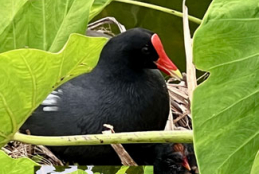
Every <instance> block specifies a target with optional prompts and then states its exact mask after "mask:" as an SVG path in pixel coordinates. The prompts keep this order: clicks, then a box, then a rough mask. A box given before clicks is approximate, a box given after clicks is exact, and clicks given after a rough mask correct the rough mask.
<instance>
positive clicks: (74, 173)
mask: <svg viewBox="0 0 259 174" xmlns="http://www.w3.org/2000/svg"><path fill="white" fill-rule="evenodd" d="M69 174H87V172H86V171H84V170H81V169H78V170H77V171H74V172H71V173H69Z"/></svg>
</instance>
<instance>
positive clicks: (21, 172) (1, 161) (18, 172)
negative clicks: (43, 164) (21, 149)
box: [0, 150, 38, 174]
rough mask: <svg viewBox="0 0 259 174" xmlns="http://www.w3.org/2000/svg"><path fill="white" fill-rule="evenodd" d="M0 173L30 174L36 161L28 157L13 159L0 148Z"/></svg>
mask: <svg viewBox="0 0 259 174" xmlns="http://www.w3.org/2000/svg"><path fill="white" fill-rule="evenodd" d="M0 166H1V167H0V173H2V174H7V173H8V174H25V173H26V174H27V173H28V174H32V173H34V166H38V164H37V163H35V162H34V161H32V160H30V159H29V158H19V159H13V158H11V157H9V156H8V155H7V154H5V153H4V152H3V151H2V150H0Z"/></svg>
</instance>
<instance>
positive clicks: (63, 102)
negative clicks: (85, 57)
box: [21, 28, 181, 165]
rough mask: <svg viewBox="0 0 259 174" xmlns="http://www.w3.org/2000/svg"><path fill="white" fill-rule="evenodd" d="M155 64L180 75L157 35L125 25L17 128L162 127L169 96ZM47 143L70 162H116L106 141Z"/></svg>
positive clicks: (46, 131)
mask: <svg viewBox="0 0 259 174" xmlns="http://www.w3.org/2000/svg"><path fill="white" fill-rule="evenodd" d="M86 51H87V50H86ZM158 69H160V70H162V71H163V72H165V73H166V74H169V75H171V76H173V77H175V78H177V79H180V78H181V74H180V72H179V70H178V69H177V67H176V66H175V65H174V64H173V63H172V62H171V60H170V59H169V58H168V57H167V55H166V53H165V51H164V49H163V46H162V43H161V41H160V39H159V37H158V35H157V34H155V33H153V32H151V31H149V30H145V29H141V28H135V29H131V30H128V31H127V32H125V33H122V34H120V35H118V36H116V37H114V38H112V39H110V40H109V41H108V42H107V44H106V45H105V46H104V48H103V50H102V52H101V55H100V60H99V62H98V64H97V66H96V67H95V68H94V69H93V71H92V72H91V73H88V74H83V75H81V76H78V77H76V78H74V79H72V80H70V81H69V82H67V83H65V84H63V85H62V86H61V87H60V88H58V89H57V90H55V91H53V92H52V94H50V95H49V96H48V97H47V99H46V100H45V101H44V102H43V103H42V105H41V106H40V107H38V108H37V109H36V110H35V112H34V113H33V114H32V116H31V117H29V119H28V120H27V121H26V122H25V123H24V125H23V126H22V128H21V131H25V130H26V129H29V130H30V132H31V134H32V135H44V136H62V135H81V134H100V133H102V131H103V130H104V128H103V124H111V125H113V126H114V129H115V131H116V132H132V131H148V130H163V129H164V127H165V124H166V120H167V117H168V113H169V96H168V93H167V87H166V84H165V81H164V78H163V76H162V75H161V73H160V72H159V70H158ZM50 148H51V150H52V151H53V152H54V153H55V154H56V155H58V156H59V157H61V158H62V159H64V160H66V161H70V162H77V163H79V164H105V165H109V164H120V160H119V158H118V157H117V155H116V153H115V152H114V150H113V149H112V148H111V147H110V146H109V145H106V146H76V147H50ZM129 150H130V146H129ZM140 155H141V154H140Z"/></svg>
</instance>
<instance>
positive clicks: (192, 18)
mask: <svg viewBox="0 0 259 174" xmlns="http://www.w3.org/2000/svg"><path fill="white" fill-rule="evenodd" d="M113 1H115V2H122V3H126V4H132V5H137V6H142V7H146V8H151V9H154V10H158V11H162V12H164V13H169V14H172V15H175V16H178V17H181V18H182V17H183V13H181V12H179V11H176V10H172V9H170V8H166V7H161V6H158V5H154V4H149V3H145V2H139V1H133V0H113ZM188 19H189V20H190V21H192V22H194V23H196V24H201V19H199V18H196V17H193V16H190V15H188Z"/></svg>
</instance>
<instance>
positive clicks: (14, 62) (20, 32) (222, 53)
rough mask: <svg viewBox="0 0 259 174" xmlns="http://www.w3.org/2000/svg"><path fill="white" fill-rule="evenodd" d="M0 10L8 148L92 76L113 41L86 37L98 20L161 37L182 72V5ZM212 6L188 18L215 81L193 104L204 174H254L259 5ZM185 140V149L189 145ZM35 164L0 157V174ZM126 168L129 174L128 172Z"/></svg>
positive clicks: (102, 0)
mask: <svg viewBox="0 0 259 174" xmlns="http://www.w3.org/2000/svg"><path fill="white" fill-rule="evenodd" d="M0 2H1V4H4V5H3V6H1V7H0V9H1V10H0V17H1V19H2V20H1V25H0V26H1V28H0V42H1V43H2V44H1V46H0V72H1V73H0V81H1V85H0V125H1V127H0V146H1V147H3V146H4V145H5V144H6V143H8V142H9V141H11V140H14V139H19V138H17V136H18V137H19V134H16V132H17V131H18V130H19V127H20V126H21V125H22V124H23V122H24V121H25V120H26V119H27V118H28V117H29V116H30V114H31V113H32V112H33V110H34V109H35V108H37V106H38V105H39V104H40V103H41V102H42V101H43V100H44V99H45V98H46V96H47V95H48V94H49V93H50V92H51V91H52V90H53V89H55V88H57V87H58V86H60V85H61V84H63V83H64V82H66V81H68V80H70V79H71V78H73V77H75V76H78V75H80V74H82V73H87V72H90V71H91V70H92V69H93V68H94V66H95V65H96V63H97V61H98V57H99V54H100V51H101V49H102V47H103V45H104V44H105V43H106V41H107V39H105V38H91V37H86V36H84V35H85V31H86V29H87V24H88V23H89V21H91V20H95V19H98V18H101V17H104V16H107V15H109V16H114V17H115V18H116V19H117V20H118V21H119V22H121V23H123V24H124V25H125V26H126V28H132V27H136V26H139V27H144V28H149V29H151V30H153V31H156V32H157V33H159V35H160V36H161V38H162V40H163V43H165V49H166V50H168V54H169V55H171V57H173V59H175V60H174V62H176V64H177V65H179V67H180V69H185V58H184V57H185V53H184V47H183V45H184V44H183V40H184V39H183V34H182V33H183V30H182V18H181V17H182V16H183V15H182V13H181V12H179V11H181V3H182V2H181V1H180V0H179V1H175V2H173V3H172V4H171V3H170V4H167V2H166V1H163V0H162V1H159V2H158V1H156V0H150V1H148V2H149V4H146V3H140V2H139V1H131V0H127V1H126V0H125V1H122V0H114V1H113V2H112V0H88V1H73V0H67V1H59V0H55V1H53V0H45V1H44V3H42V1H36V0H30V1H28V0H19V1H10V2H9V1H4V0H0ZM111 2H112V5H110V6H107V5H108V4H110V3H111ZM209 3H210V0H203V1H196V2H195V3H194V2H192V1H190V2H189V4H188V1H187V6H188V7H189V13H190V14H195V15H194V16H195V17H193V16H189V20H190V30H191V33H194V31H195V34H194V40H193V56H194V64H195V66H196V67H197V68H198V69H199V70H201V71H206V72H209V73H210V76H209V78H208V79H207V80H206V81H204V82H202V83H201V84H200V85H198V87H197V88H196V90H195V92H194V96H193V99H192V114H191V115H192V119H193V129H194V145H195V152H196V155H197V160H198V164H199V171H200V173H201V174H208V173H209V174H230V173H235V174H257V173H258V171H259V162H258V161H259V160H258V159H259V158H258V149H259V139H258V138H259V136H258V128H259V125H258V124H259V117H258V111H259V108H258V102H257V100H258V98H259V96H258V78H257V75H258V71H257V69H258V61H257V59H258V51H257V50H258V49H257V45H258V44H259V39H258V35H259V30H258V25H259V24H258V18H259V16H258V15H259V13H258V8H257V6H258V2H256V1H254V0H248V1H241V0H214V1H213V2H212V3H211V5H210V7H209V8H208V10H207V6H208V4H209ZM150 4H151V5H150ZM152 4H154V5H152ZM155 4H156V5H155ZM106 6H107V8H105V7H106ZM163 7H165V8H163ZM104 8H105V10H104V11H102V10H103V9H104ZM54 9H55V10H54ZM125 9H127V10H125ZM128 9H130V10H128ZM170 10H171V11H170ZM206 10H207V12H206V15H205V16H204V18H203V20H202V21H201V20H199V19H198V18H202V17H203V14H204V12H205V11H206ZM200 21H201V24H200ZM199 24H200V25H199ZM198 26H199V28H198V29H197V30H196V28H197V27H198ZM171 38H174V40H172V39H171ZM176 57H177V58H176ZM200 74H202V73H201V72H199V73H198V75H200ZM187 78H188V77H187ZM188 134H189V133H188ZM172 135H173V133H172ZM181 136H182V135H180V142H186V141H184V138H183V139H181ZM184 136H186V135H185V134H184ZM178 138H179V137H178ZM178 140H179V139H178ZM181 140H182V141H181ZM185 140H186V139H185ZM189 140H190V139H188V141H189ZM170 141H174V139H171V140H170ZM118 143H119V141H118ZM35 165H37V164H36V163H35V162H33V161H32V160H29V159H27V158H21V159H12V158H10V157H8V156H7V155H6V154H5V153H4V152H3V151H0V166H5V167H4V168H3V167H1V168H0V173H32V171H33V167H34V166H35ZM121 170H122V171H121V172H123V171H124V172H125V168H122V169H121ZM144 170H145V171H146V172H147V173H148V172H150V169H148V168H147V169H144ZM6 171H8V172H6ZM81 172H83V171H80V170H79V171H77V173H81Z"/></svg>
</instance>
